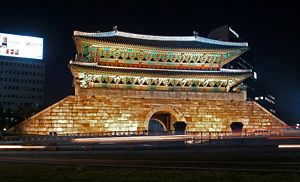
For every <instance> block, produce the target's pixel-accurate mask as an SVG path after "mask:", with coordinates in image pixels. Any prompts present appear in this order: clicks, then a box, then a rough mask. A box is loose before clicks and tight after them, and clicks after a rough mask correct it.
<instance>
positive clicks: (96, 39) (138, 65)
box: [16, 29, 285, 134]
mask: <svg viewBox="0 0 300 182" xmlns="http://www.w3.org/2000/svg"><path fill="white" fill-rule="evenodd" d="M73 38H74V42H75V44H76V52H77V54H76V56H75V59H73V60H71V61H70V63H69V68H70V70H71V73H72V75H73V77H74V85H75V95H74V96H68V97H66V98H65V99H63V100H61V101H59V102H58V103H56V104H54V105H52V106H50V107H48V108H47V109H45V110H43V111H41V112H40V113H38V114H36V115H34V116H33V117H31V118H29V119H27V120H26V121H24V122H23V123H21V124H20V125H18V126H17V127H16V131H18V132H20V133H27V134H49V133H50V132H56V133H57V134H67V133H92V132H112V131H144V130H148V129H149V121H150V122H152V121H155V122H156V124H157V126H158V128H159V130H164V131H168V130H174V123H175V122H176V121H180V122H181V124H178V127H179V126H181V125H182V126H184V124H187V128H186V129H187V130H188V131H215V132H220V131H223V132H224V131H226V132H228V131H230V126H229V125H230V123H231V122H232V121H238V122H245V123H247V125H245V126H244V127H243V128H245V129H247V131H249V132H251V131H255V130H257V129H264V128H272V127H274V128H278V127H282V126H285V123H283V122H282V121H281V120H279V119H278V118H276V117H275V116H274V115H272V113H270V112H268V111H267V110H265V109H264V108H262V107H261V106H259V105H258V104H257V103H255V102H253V101H247V100H246V98H247V96H246V93H245V92H244V91H241V92H239V89H233V88H235V87H236V86H237V85H238V84H239V83H241V82H242V81H243V80H245V79H246V78H248V77H250V76H251V75H252V71H251V70H245V69H225V68H223V66H224V65H225V64H227V63H229V62H230V61H232V60H234V59H235V58H237V57H239V56H240V55H241V54H243V53H244V52H245V51H247V50H248V43H247V42H227V41H220V40H214V39H209V38H204V37H200V36H198V35H197V34H195V35H191V36H152V35H141V34H134V33H127V32H122V31H118V30H116V29H114V30H113V31H110V32H100V31H98V32H92V33H88V32H78V31H75V32H74V37H73ZM66 84H68V83H66ZM150 125H151V123H150ZM182 128H183V127H182Z"/></svg>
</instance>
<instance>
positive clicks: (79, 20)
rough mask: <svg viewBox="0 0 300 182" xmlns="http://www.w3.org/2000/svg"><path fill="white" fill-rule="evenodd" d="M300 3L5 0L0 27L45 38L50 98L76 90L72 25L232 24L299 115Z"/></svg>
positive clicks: (294, 118)
mask: <svg viewBox="0 0 300 182" xmlns="http://www.w3.org/2000/svg"><path fill="white" fill-rule="evenodd" d="M299 12H300V9H299V6H298V5H296V3H291V2H288V1H282V3H280V2H277V1H267V2H266V1H264V2H263V1H242V0H240V1H221V0H220V1H217V0H203V1H201V0H195V1H189V0H184V1H176V0H174V1H155V0H152V1H144V0H139V1H115V0H110V1H108V0H107V1H100V0H99V1H88V0H84V1H82V0H81V1H75V0H74V1H64V0H61V1H59V2H57V3H54V2H51V3H49V2H47V3H46V2H44V1H26V0H23V1H16V0H15V1H3V2H1V7H0V32H2V33H13V34H20V35H32V36H38V37H43V38H44V43H45V49H44V50H45V52H44V60H43V61H45V62H46V85H45V89H46V92H45V101H46V103H48V104H50V103H54V102H56V101H58V100H60V99H62V98H64V97H65V96H67V95H70V94H73V88H72V76H71V74H70V71H69V69H68V62H69V60H70V59H72V58H73V57H74V55H75V47H74V43H73V40H72V33H73V31H74V30H82V31H98V30H100V31H110V30H112V27H113V26H114V25H118V29H119V30H121V31H127V32H133V33H144V34H154V35H193V31H194V30H195V31H197V32H198V33H199V35H200V36H207V34H208V33H209V32H210V31H211V30H213V29H214V28H216V27H219V26H222V25H229V26H231V27H232V28H233V29H234V30H235V31H236V32H238V34H239V35H240V36H241V37H242V38H243V39H244V40H245V41H247V42H249V45H250V47H251V51H252V54H253V56H254V59H253V62H252V63H251V64H252V65H253V66H254V67H255V68H256V70H257V72H258V77H259V78H258V79H259V81H260V82H261V83H262V84H263V85H264V86H265V87H266V88H267V89H268V90H269V91H270V92H271V93H272V94H273V95H274V96H275V97H276V102H277V103H276V104H277V106H276V107H277V110H278V114H279V116H280V118H281V119H283V120H284V121H287V122H290V123H292V122H294V123H296V122H300V81H299V78H300V72H299V69H300V59H299V55H300V53H299V52H300V50H299V48H300V46H299V45H300V38H299V37H300V36H299V33H300V25H299V24H300V23H299V22H300V21H299V20H300V19H299V17H300V16H299Z"/></svg>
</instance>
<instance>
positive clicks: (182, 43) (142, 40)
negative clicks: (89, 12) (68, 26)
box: [74, 31, 248, 49]
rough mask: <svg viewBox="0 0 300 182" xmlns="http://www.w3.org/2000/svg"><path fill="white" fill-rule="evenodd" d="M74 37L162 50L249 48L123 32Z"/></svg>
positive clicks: (243, 43)
mask: <svg viewBox="0 0 300 182" xmlns="http://www.w3.org/2000/svg"><path fill="white" fill-rule="evenodd" d="M74 36H76V37H83V38H90V39H94V40H99V41H104V42H112V43H120V44H131V45H141V46H150V47H161V48H185V49H189V48H190V49H194V48H196V49H197V48H199V49H230V48H235V49H236V48H238V49H245V48H247V47H248V43H247V42H226V41H220V40H214V39H209V38H204V37H199V36H197V35H195V36H154V35H142V34H133V33H127V32H121V31H110V32H96V33H87V32H79V31H74Z"/></svg>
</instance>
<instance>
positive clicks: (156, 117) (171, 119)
mask: <svg viewBox="0 0 300 182" xmlns="http://www.w3.org/2000/svg"><path fill="white" fill-rule="evenodd" d="M178 121H181V122H185V123H186V119H185V117H184V115H183V113H181V112H180V111H179V110H178V109H177V108H175V107H172V106H160V107H155V108H153V109H151V111H150V112H149V113H148V114H147V116H146V119H145V122H144V127H145V128H147V130H148V131H149V133H170V132H171V131H174V130H175V128H174V124H175V123H176V122H178ZM162 129H163V130H162Z"/></svg>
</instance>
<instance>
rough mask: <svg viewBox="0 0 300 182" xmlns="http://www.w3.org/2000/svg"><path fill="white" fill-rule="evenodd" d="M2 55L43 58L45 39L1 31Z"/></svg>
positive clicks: (0, 44)
mask: <svg viewBox="0 0 300 182" xmlns="http://www.w3.org/2000/svg"><path fill="white" fill-rule="evenodd" d="M0 56H11V57H21V58H32V59H43V39H42V38H38V37H30V36H21V35H13V34H5V33H0Z"/></svg>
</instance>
